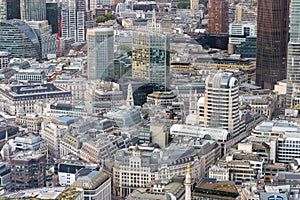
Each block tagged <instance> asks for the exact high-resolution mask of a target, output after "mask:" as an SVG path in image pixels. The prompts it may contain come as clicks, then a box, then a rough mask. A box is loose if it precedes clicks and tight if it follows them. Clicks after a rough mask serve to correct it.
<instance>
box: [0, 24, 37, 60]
mask: <svg viewBox="0 0 300 200" xmlns="http://www.w3.org/2000/svg"><path fill="white" fill-rule="evenodd" d="M40 49H41V48H40V43H39V39H38V36H37V35H36V33H35V32H34V30H33V29H32V28H31V27H30V26H29V25H28V24H26V23H25V22H23V21H21V20H18V19H13V20H8V21H1V22H0V51H8V52H9V53H10V55H11V57H16V58H36V59H40V58H41V51H40Z"/></svg>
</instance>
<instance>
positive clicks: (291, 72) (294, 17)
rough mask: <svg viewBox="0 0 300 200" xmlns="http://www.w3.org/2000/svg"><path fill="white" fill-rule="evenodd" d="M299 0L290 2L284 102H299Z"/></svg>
mask: <svg viewBox="0 0 300 200" xmlns="http://www.w3.org/2000/svg"><path fill="white" fill-rule="evenodd" d="M299 87H300V0H291V3H290V42H289V45H288V64H287V95H286V104H287V105H288V106H292V107H293V106H295V105H297V104H299V101H300V99H299V98H297V96H299V94H300V91H299V90H298V89H297V88H299Z"/></svg>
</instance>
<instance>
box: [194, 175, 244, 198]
mask: <svg viewBox="0 0 300 200" xmlns="http://www.w3.org/2000/svg"><path fill="white" fill-rule="evenodd" d="M211 197H213V198H215V199H220V200H222V199H224V200H225V199H238V197H239V192H238V190H237V188H236V186H235V184H234V183H233V182H232V181H217V180H216V179H203V180H202V181H201V182H200V183H199V184H198V185H196V187H195V189H194V191H193V199H194V200H200V199H210V198H211Z"/></svg>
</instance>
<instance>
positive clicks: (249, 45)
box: [235, 36, 256, 78]
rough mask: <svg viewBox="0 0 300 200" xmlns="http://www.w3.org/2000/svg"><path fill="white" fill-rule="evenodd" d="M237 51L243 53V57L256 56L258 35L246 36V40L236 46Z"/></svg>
mask: <svg viewBox="0 0 300 200" xmlns="http://www.w3.org/2000/svg"><path fill="white" fill-rule="evenodd" d="M235 53H236V54H239V55H241V58H256V37H250V36H248V37H246V40H245V41H244V42H241V44H238V45H236V46H235ZM255 65H256V64H255ZM255 68H256V66H255ZM253 77H254V78H255V74H254V76H253Z"/></svg>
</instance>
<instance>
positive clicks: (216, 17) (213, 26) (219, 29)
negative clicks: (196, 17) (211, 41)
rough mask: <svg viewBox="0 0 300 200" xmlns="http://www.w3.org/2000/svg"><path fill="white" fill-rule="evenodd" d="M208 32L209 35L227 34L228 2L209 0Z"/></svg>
mask: <svg viewBox="0 0 300 200" xmlns="http://www.w3.org/2000/svg"><path fill="white" fill-rule="evenodd" d="M208 32H209V33H210V34H220V33H228V1H226V0H209V2H208Z"/></svg>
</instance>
